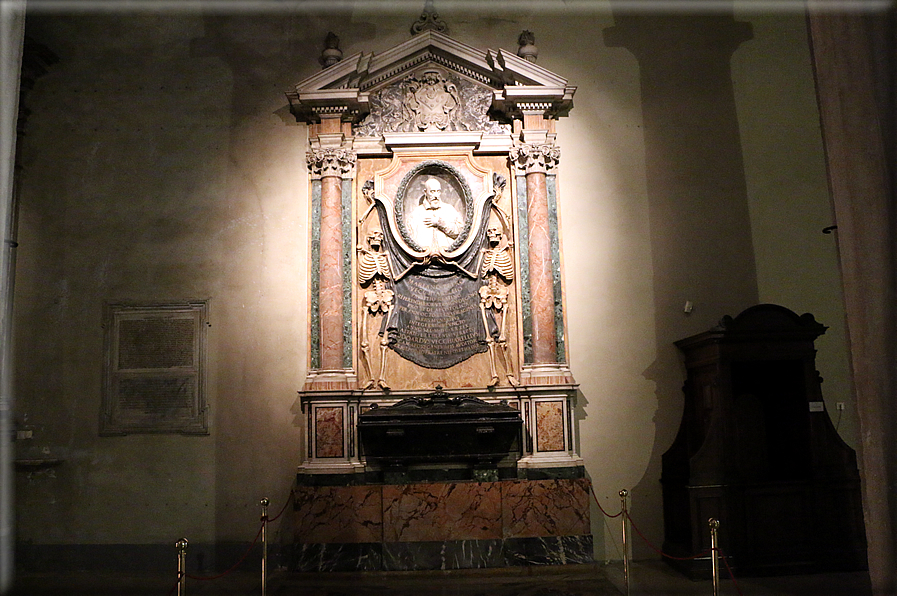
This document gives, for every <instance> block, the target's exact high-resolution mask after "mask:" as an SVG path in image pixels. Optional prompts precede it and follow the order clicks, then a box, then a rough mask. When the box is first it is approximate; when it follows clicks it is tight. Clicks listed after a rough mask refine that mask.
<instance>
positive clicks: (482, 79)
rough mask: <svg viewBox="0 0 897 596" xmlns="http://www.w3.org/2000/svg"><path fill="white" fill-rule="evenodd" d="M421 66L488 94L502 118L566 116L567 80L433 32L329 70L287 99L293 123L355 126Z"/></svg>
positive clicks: (300, 85)
mask: <svg viewBox="0 0 897 596" xmlns="http://www.w3.org/2000/svg"><path fill="white" fill-rule="evenodd" d="M427 65H434V66H436V67H439V68H440V69H442V70H444V71H447V72H448V73H452V74H453V75H455V76H458V77H462V78H463V79H465V80H469V81H471V82H472V83H474V84H476V85H479V86H482V87H484V88H488V89H490V90H491V91H492V92H493V101H492V110H493V111H494V112H495V113H496V114H500V115H504V116H505V117H507V118H511V117H512V116H514V115H516V114H519V113H520V112H521V111H524V110H527V108H528V111H534V110H535V111H541V112H544V114H545V115H546V116H549V117H556V116H559V115H566V113H567V112H569V110H570V108H571V107H572V99H573V93H574V92H575V90H576V88H575V87H571V86H569V85H568V84H567V79H566V78H564V77H562V76H560V75H557V74H555V73H553V72H551V71H549V70H547V69H545V68H542V67H541V66H538V65H536V64H535V63H533V62H529V61H527V60H524V59H523V58H520V57H519V56H517V55H515V54H514V53H512V52H508V51H507V50H501V49H499V50H492V49H487V50H482V49H477V48H474V47H472V46H469V45H467V44H464V43H461V42H459V41H457V40H455V39H453V38H451V37H449V36H447V35H445V34H443V33H439V32H437V31H432V30H430V31H424V32H422V33H419V34H417V35H415V36H414V37H412V38H411V39H409V40H408V41H406V42H404V43H401V44H399V45H397V46H395V47H393V48H391V49H389V50H386V51H384V52H380V53H377V54H375V53H364V52H362V53H357V54H354V55H352V56H349V57H347V58H345V59H343V60H342V61H340V62H338V63H336V64H334V65H332V66H329V67H327V68H325V69H324V70H322V71H321V72H320V73H317V74H315V75H313V76H311V77H309V78H307V79H305V80H303V81H301V82H300V83H298V84H296V86H295V88H294V91H293V92H291V93H288V94H287V96H288V98H289V100H290V108H291V111H292V112H293V114H294V115H295V116H296V118H297V119H298V120H300V121H305V122H316V121H317V120H318V119H319V118H320V117H321V115H323V114H336V113H339V114H342V116H343V118H344V119H347V120H352V121H354V122H358V121H359V120H361V119H362V118H363V117H364V116H365V115H366V114H367V113H368V111H369V110H370V104H369V102H370V96H371V94H372V93H375V92H377V91H378V90H380V89H383V88H384V87H387V86H389V85H391V84H394V83H396V82H397V81H400V80H402V79H404V78H405V77H407V76H409V74H410V73H412V72H414V71H416V70H418V69H419V68H421V67H423V66H427Z"/></svg>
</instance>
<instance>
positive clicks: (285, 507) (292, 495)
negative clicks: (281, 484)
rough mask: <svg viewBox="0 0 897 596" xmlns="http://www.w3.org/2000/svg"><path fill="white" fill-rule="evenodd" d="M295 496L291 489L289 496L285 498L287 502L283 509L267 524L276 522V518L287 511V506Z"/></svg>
mask: <svg viewBox="0 0 897 596" xmlns="http://www.w3.org/2000/svg"><path fill="white" fill-rule="evenodd" d="M295 496H296V491H294V490H293V489H290V494H289V495H288V496H287V502H286V503H284V504H283V509H281V510H280V513H278V514H277V515H275V516H274V517H272V518H271V519H269V520H268V523H271V522H273V521H277V518H279V517H280V516H281V515H283V512H284V511H286V510H287V505H289V504H290V503H291V502H292V500H293V497H295Z"/></svg>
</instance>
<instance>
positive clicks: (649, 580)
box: [10, 561, 872, 596]
mask: <svg viewBox="0 0 897 596" xmlns="http://www.w3.org/2000/svg"><path fill="white" fill-rule="evenodd" d="M175 580H176V577H160V576H158V575H137V574H124V573H68V574H54V573H50V572H45V573H30V574H23V575H19V576H18V577H17V578H16V584H15V588H14V590H13V591H12V593H11V594H10V596H49V595H51V594H52V595H54V596H65V595H73V596H75V595H77V596H87V595H91V596H111V595H116V596H130V595H132V594H133V595H140V596H143V595H158V596H174V595H175V594H176V593H177V590H176V584H175ZM629 587H630V589H629V594H630V596H638V595H645V596H648V595H664V596H679V595H681V596H703V595H706V596H712V595H713V584H712V582H711V581H710V580H706V581H691V580H689V579H688V578H686V577H685V576H683V575H681V574H679V573H678V572H676V571H674V570H672V569H671V568H669V567H668V566H667V565H665V564H664V563H662V562H660V561H641V562H636V563H634V564H633V565H632V572H631V577H630V586H629ZM719 593H720V596H872V593H871V590H870V588H869V576H868V574H867V573H865V572H860V573H827V574H817V575H800V576H783V577H766V578H743V579H740V580H738V582H737V584H736V583H733V582H732V580H730V579H728V578H727V579H725V581H723V582H722V583H721V585H720V591H719ZM187 594H188V595H190V596H194V595H202V596H213V595H219V594H220V595H222V596H225V595H227V596H238V595H239V596H254V595H258V594H261V587H260V579H259V574H258V573H253V572H250V571H248V570H240V571H238V572H236V573H232V574H229V575H227V576H225V577H222V578H220V579H216V580H213V581H198V580H188V581H187V585H186V594H185V596H186V595H187ZM266 594H270V595H272V596H292V595H295V596H380V595H387V594H388V595H390V596H412V595H413V596H420V595H424V596H621V595H625V594H626V592H625V590H624V585H623V572H622V568H621V565H620V564H618V563H617V564H614V563H612V564H610V565H601V564H592V565H567V566H557V567H524V568H512V569H483V570H461V571H417V572H371V573H363V574H362V573H314V574H311V573H309V574H288V573H281V572H274V573H272V575H271V577H270V578H269V582H268V589H267V590H266Z"/></svg>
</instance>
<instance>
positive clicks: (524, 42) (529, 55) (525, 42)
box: [517, 29, 539, 62]
mask: <svg viewBox="0 0 897 596" xmlns="http://www.w3.org/2000/svg"><path fill="white" fill-rule="evenodd" d="M517 43H518V44H519V45H520V47H519V48H517V55H518V56H520V57H521V58H523V59H524V60H526V61H528V62H535V61H536V58H538V57H539V48H537V47H536V36H535V35H533V32H532V31H527V30H526V29H524V30H523V32H521V33H520V37H518V38H517Z"/></svg>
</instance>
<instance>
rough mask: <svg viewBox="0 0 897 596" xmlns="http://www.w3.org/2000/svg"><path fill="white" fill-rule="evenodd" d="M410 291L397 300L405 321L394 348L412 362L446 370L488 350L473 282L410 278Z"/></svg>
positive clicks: (457, 277) (398, 310) (408, 285)
mask: <svg viewBox="0 0 897 596" xmlns="http://www.w3.org/2000/svg"><path fill="white" fill-rule="evenodd" d="M403 281H404V283H405V284H406V285H407V290H408V291H407V292H406V293H400V294H398V296H397V300H396V313H397V315H398V316H399V319H400V320H402V321H404V325H403V327H402V329H401V331H402V332H401V333H399V334H396V336H395V345H394V349H395V350H396V351H397V352H399V353H400V354H403V355H408V357H409V359H411V360H412V361H415V362H418V361H421V362H424V363H425V365H430V366H432V367H434V368H445V367H446V366H451V365H453V364H455V363H457V362H460V361H461V360H464V359H466V358H468V357H469V356H470V355H471V354H475V353H478V352H483V351H485V350H486V346H485V343H484V342H483V334H482V333H481V332H479V331H480V329H479V327H478V325H477V323H478V322H479V316H480V313H479V304H478V302H477V301H476V300H475V299H472V298H471V296H472V292H471V288H470V283H469V282H468V281H467V280H466V279H464V278H462V277H460V276H453V277H449V278H442V279H439V280H438V282H439V283H434V281H433V280H432V279H428V278H426V277H421V276H409V277H408V278H406V279H405V280H403Z"/></svg>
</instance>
